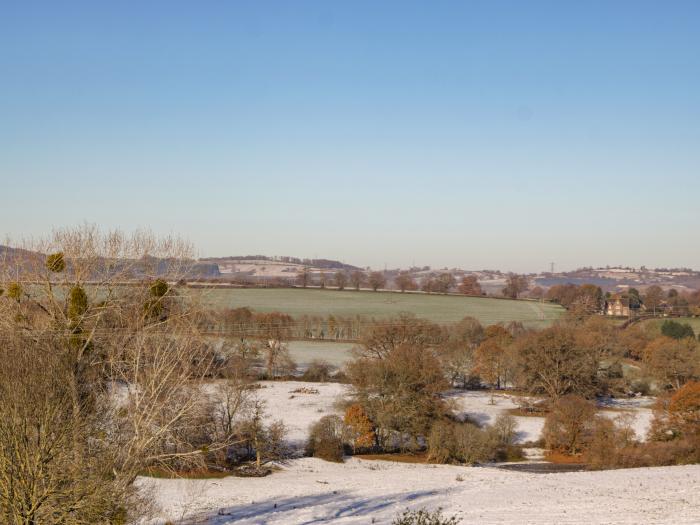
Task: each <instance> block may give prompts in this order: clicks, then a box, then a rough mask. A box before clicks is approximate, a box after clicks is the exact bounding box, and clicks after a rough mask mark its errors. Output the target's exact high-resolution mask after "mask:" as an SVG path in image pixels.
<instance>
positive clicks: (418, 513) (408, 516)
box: [391, 509, 462, 525]
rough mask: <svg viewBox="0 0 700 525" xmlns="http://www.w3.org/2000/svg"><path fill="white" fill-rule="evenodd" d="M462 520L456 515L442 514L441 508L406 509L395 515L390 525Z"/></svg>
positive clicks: (453, 523)
mask: <svg viewBox="0 0 700 525" xmlns="http://www.w3.org/2000/svg"><path fill="white" fill-rule="evenodd" d="M461 521H462V520H460V519H459V518H457V516H449V517H448V516H444V515H443V514H442V509H437V510H434V511H432V512H431V511H428V510H425V509H420V510H406V511H404V512H402V513H401V514H399V515H398V516H396V517H395V518H394V521H392V522H391V524H392V525H458V524H459V523H460V522H461Z"/></svg>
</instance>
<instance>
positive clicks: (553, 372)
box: [513, 325, 600, 400]
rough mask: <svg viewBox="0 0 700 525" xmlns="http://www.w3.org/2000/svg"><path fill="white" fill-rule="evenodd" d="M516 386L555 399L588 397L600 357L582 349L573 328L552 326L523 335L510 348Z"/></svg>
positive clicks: (592, 388) (593, 389)
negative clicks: (574, 396) (514, 367)
mask: <svg viewBox="0 0 700 525" xmlns="http://www.w3.org/2000/svg"><path fill="white" fill-rule="evenodd" d="M513 352H514V355H515V356H517V378H516V381H517V383H518V385H519V386H521V387H522V388H525V389H526V390H528V391H530V392H532V393H540V394H545V395H547V396H548V397H549V398H551V399H554V400H556V399H558V398H560V397H562V396H564V395H567V394H577V395H581V396H583V397H591V396H592V395H593V394H595V392H596V391H597V385H598V369H599V365H600V355H599V353H598V352H597V351H596V350H595V349H590V348H587V347H585V346H583V345H582V344H581V343H580V342H579V341H577V338H576V328H575V327H571V326H566V325H555V326H552V327H550V328H546V329H544V330H542V331H540V332H529V333H525V334H524V335H522V336H521V337H519V338H518V339H516V341H515V342H514V344H513Z"/></svg>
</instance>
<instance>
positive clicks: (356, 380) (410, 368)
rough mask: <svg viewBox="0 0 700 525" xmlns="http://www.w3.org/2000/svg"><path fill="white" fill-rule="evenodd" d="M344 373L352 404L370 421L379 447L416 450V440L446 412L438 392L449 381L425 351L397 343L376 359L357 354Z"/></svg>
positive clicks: (428, 351) (431, 353)
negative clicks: (353, 401)
mask: <svg viewBox="0 0 700 525" xmlns="http://www.w3.org/2000/svg"><path fill="white" fill-rule="evenodd" d="M347 374H348V377H349V379H350V382H351V383H352V385H353V387H354V398H355V402H356V403H358V404H360V405H361V406H362V408H363V409H364V410H365V412H366V414H367V416H368V418H369V419H371V420H372V421H373V422H374V425H375V433H376V435H377V441H378V443H379V445H380V447H382V448H384V449H392V448H399V449H401V450H408V449H416V448H419V446H420V445H419V440H420V438H421V437H423V436H426V435H427V433H428V431H429V430H430V427H431V425H432V423H433V421H435V420H436V419H438V418H440V417H442V416H443V415H444V414H445V412H446V410H447V405H446V403H445V402H444V401H443V399H442V398H441V396H440V395H441V393H442V392H444V391H445V390H446V389H447V388H448V387H449V385H448V383H447V381H446V380H445V375H444V373H443V370H442V367H441V366H440V361H439V360H438V358H437V357H436V356H435V354H434V352H433V351H432V350H430V349H427V348H421V347H414V346H411V345H409V344H402V345H399V346H396V347H395V348H393V349H391V350H389V351H388V352H387V353H386V354H384V355H383V357H382V358H381V359H377V358H370V357H359V358H358V359H356V360H355V361H353V362H351V363H350V364H348V366H347Z"/></svg>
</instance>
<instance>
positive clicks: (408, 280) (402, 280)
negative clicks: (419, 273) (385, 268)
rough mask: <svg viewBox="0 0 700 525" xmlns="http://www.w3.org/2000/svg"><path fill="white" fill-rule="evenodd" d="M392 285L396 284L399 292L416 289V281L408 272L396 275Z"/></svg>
mask: <svg viewBox="0 0 700 525" xmlns="http://www.w3.org/2000/svg"><path fill="white" fill-rule="evenodd" d="M394 284H396V287H397V288H398V289H399V290H401V292H405V291H406V290H411V291H412V290H416V289H418V285H417V284H416V280H415V279H414V278H413V277H412V276H411V274H410V273H408V272H401V273H399V275H397V276H396V278H395V279H394Z"/></svg>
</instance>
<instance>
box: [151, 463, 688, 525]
mask: <svg viewBox="0 0 700 525" xmlns="http://www.w3.org/2000/svg"><path fill="white" fill-rule="evenodd" d="M460 479H461V481H460ZM140 483H142V484H143V485H146V486H150V487H152V488H153V489H154V490H153V494H154V499H155V502H156V503H157V504H159V505H160V506H161V508H162V510H161V511H160V512H159V514H158V516H157V518H156V519H155V520H154V523H164V522H165V521H166V520H173V521H174V522H176V521H179V520H183V518H184V520H183V522H184V523H209V524H216V525H221V524H229V523H236V524H240V525H252V524H258V525H263V524H264V525H301V524H313V523H329V524H368V523H378V524H390V523H391V521H392V518H393V517H394V516H395V515H396V513H398V512H400V511H402V510H404V509H406V508H414V509H415V508H421V507H427V508H431V509H432V508H437V507H442V508H443V509H444V510H445V512H446V513H449V514H458V515H459V516H460V517H461V518H462V519H463V522H462V523H463V524H464V525H466V524H472V523H479V524H489V523H503V524H516V523H557V524H567V523H577V524H578V523H581V524H583V523H601V524H602V523H607V524H640V523H647V524H658V523H664V524H690V523H693V524H697V523H698V520H699V519H700V466H699V465H694V466H686V467H659V468H645V469H629V470H613V471H603V472H574V473H565V474H528V473H521V472H511V471H506V470H500V469H497V468H488V467H456V466H446V465H439V466H437V465H413V464H402V463H392V462H385V461H366V460H361V459H357V458H352V459H350V460H348V461H347V462H346V463H345V464H335V463H327V462H324V461H322V460H319V459H314V458H304V459H297V460H293V461H291V462H290V463H289V464H288V465H287V466H286V467H285V468H284V470H282V471H281V472H277V473H275V474H273V475H271V476H268V477H266V478H234V477H230V478H224V479H215V480H200V481H192V480H164V479H158V480H150V479H149V480H143V479H142V480H140ZM372 520H374V521H372Z"/></svg>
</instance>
